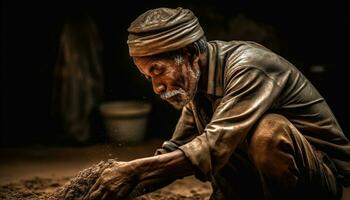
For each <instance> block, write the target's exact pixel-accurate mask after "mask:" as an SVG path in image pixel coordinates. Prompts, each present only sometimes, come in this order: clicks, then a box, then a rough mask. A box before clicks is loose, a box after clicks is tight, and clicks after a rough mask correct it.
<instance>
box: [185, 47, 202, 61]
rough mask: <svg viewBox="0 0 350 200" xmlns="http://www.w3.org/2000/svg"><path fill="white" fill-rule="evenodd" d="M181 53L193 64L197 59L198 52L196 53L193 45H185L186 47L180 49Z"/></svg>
mask: <svg viewBox="0 0 350 200" xmlns="http://www.w3.org/2000/svg"><path fill="white" fill-rule="evenodd" d="M182 53H183V55H185V56H186V57H188V58H189V61H190V62H191V63H193V61H194V60H195V59H198V58H199V52H197V51H196V48H195V47H194V45H193V44H190V45H187V46H186V47H184V48H182Z"/></svg>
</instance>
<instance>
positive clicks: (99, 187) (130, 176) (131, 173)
mask: <svg viewBox="0 0 350 200" xmlns="http://www.w3.org/2000/svg"><path fill="white" fill-rule="evenodd" d="M137 182H138V176H137V171H136V170H135V169H134V166H133V164H132V163H130V162H118V163H116V164H115V165H113V166H111V167H109V168H107V169H105V170H104V171H103V173H102V174H101V176H100V178H99V179H97V181H96V183H95V184H94V185H93V186H92V187H91V189H90V191H89V192H88V193H87V195H86V196H85V197H84V199H85V200H95V199H102V200H106V199H113V200H117V199H124V198H125V197H127V196H128V194H129V193H130V192H131V191H132V189H133V188H134V187H135V186H136V184H137Z"/></svg>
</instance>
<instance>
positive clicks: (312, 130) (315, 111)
mask: <svg viewBox="0 0 350 200" xmlns="http://www.w3.org/2000/svg"><path fill="white" fill-rule="evenodd" d="M208 45H209V66H208V74H207V75H208V86H207V88H206V89H205V90H204V91H199V92H198V93H197V95H196V97H195V99H194V100H193V101H191V102H190V103H189V104H188V105H186V106H185V107H184V108H183V110H182V115H181V117H180V119H179V121H178V124H177V126H176V129H175V132H174V134H173V137H172V138H171V140H170V141H167V142H165V143H164V144H163V148H165V149H168V150H169V149H170V150H173V149H176V148H179V149H181V150H182V151H183V152H184V153H185V155H186V156H187V157H188V158H189V159H190V160H191V162H192V163H193V164H194V165H196V166H197V167H198V168H199V170H200V171H201V172H202V173H203V174H204V175H205V176H207V177H211V176H212V175H213V174H215V173H216V172H218V170H220V169H221V168H222V167H223V166H224V165H226V164H228V163H227V162H230V161H229V158H230V156H231V155H232V153H233V152H234V151H235V150H236V149H237V148H239V146H240V145H242V144H245V143H246V136H247V134H248V133H249V131H250V129H251V128H252V127H253V125H254V124H255V123H256V122H257V121H258V120H259V118H260V117H261V116H262V115H264V114H265V113H278V114H281V115H283V116H285V117H287V118H288V119H289V120H290V121H291V122H292V123H293V125H294V126H295V127H296V128H297V129H298V130H299V131H300V132H301V133H302V134H303V135H304V136H305V137H306V139H307V140H308V141H309V142H310V143H311V144H312V145H313V146H314V147H315V148H316V149H317V150H320V151H323V152H325V153H326V154H328V156H329V157H330V158H331V159H332V160H333V161H334V163H335V165H336V167H337V170H338V171H339V174H340V175H341V176H343V177H346V179H347V180H349V178H350V162H349V161H350V144H349V140H348V139H347V138H346V137H345V135H344V134H343V132H342V130H341V128H340V126H339V124H338V122H337V120H336V119H335V117H334V115H333V114H332V111H331V110H330V108H329V107H328V105H327V103H326V101H325V100H324V99H323V98H322V96H321V95H320V94H319V92H318V91H317V90H316V89H315V88H314V86H313V85H312V84H311V83H310V82H309V81H308V80H307V79H306V78H305V77H304V75H302V74H301V73H300V72H299V71H298V69H297V68H296V67H295V66H293V65H292V64H291V63H289V62H288V61H286V60H285V59H283V58H282V57H280V56H278V55H277V54H275V53H273V52H272V51H270V50H268V49H266V48H265V47H263V46H261V45H259V44H256V43H253V42H243V41H231V42H223V41H211V42H209V43H208Z"/></svg>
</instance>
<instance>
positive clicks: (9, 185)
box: [0, 140, 211, 200]
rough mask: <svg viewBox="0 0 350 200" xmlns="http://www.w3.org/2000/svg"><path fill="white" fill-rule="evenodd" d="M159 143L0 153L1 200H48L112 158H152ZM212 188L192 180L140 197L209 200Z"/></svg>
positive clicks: (141, 199)
mask: <svg viewBox="0 0 350 200" xmlns="http://www.w3.org/2000/svg"><path fill="white" fill-rule="evenodd" d="M160 145H161V141H160V140H149V141H146V142H143V143H142V144H134V145H123V144H108V145H93V146H85V147H67V146H66V147H62V146H60V147H52V146H51V147H45V146H30V147H29V146H28V147H20V148H1V149H0V160H1V161H2V162H0V199H8V200H12V199H13V200H14V199H24V200H32V199H33V200H34V199H48V197H49V196H50V194H51V193H53V192H55V191H56V190H57V189H59V188H61V187H63V186H64V185H65V184H67V183H69V182H70V179H71V178H73V177H75V176H77V175H78V174H79V172H81V171H82V170H84V169H87V168H89V167H91V166H92V165H94V164H97V163H99V162H100V161H106V160H108V159H110V158H114V159H118V160H123V161H127V160H131V159H135V158H141V157H145V156H151V155H153V153H154V150H155V149H156V148H157V147H159V146H160ZM210 194H211V187H210V184H209V183H203V182H200V181H199V180H197V179H195V178H194V177H193V176H190V177H186V178H184V179H181V180H178V181H175V182H174V183H172V184H171V185H169V186H167V187H165V188H163V189H160V190H158V191H155V192H152V193H149V194H146V195H143V196H141V197H138V198H137V199H138V200H151V199H160V200H162V199H164V200H165V199H172V200H176V199H188V200H191V199H198V200H200V199H209V196H210Z"/></svg>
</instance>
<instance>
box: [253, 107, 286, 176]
mask: <svg viewBox="0 0 350 200" xmlns="http://www.w3.org/2000/svg"><path fill="white" fill-rule="evenodd" d="M290 125H291V123H290V122H289V121H288V119H286V118H285V117H284V116H282V115H278V114H267V115H264V116H263V117H262V118H261V119H260V120H259V122H258V123H257V125H256V127H255V129H254V130H253V131H252V136H251V139H250V143H249V156H250V158H251V159H252V161H253V163H254V164H255V165H256V167H257V168H260V169H261V170H263V171H264V169H270V168H271V167H270V165H275V164H276V163H275V162H274V160H278V159H277V158H275V157H276V156H277V157H278V156H279V155H280V153H279V152H281V149H282V150H283V149H284V150H286V151H287V149H289V148H290V146H289V144H290V142H289V141H288V140H289V139H288V138H289V137H288V134H289V133H288V130H289V129H288V126H290Z"/></svg>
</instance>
